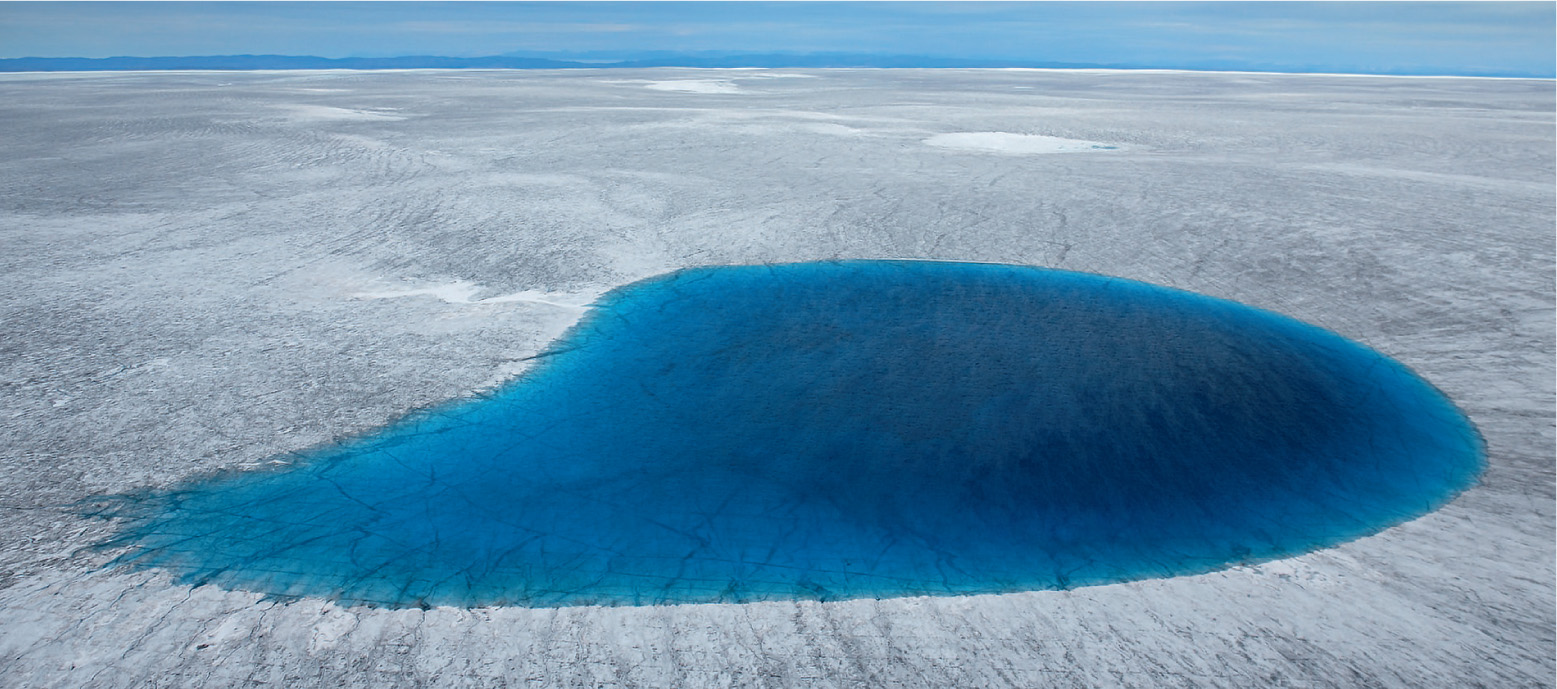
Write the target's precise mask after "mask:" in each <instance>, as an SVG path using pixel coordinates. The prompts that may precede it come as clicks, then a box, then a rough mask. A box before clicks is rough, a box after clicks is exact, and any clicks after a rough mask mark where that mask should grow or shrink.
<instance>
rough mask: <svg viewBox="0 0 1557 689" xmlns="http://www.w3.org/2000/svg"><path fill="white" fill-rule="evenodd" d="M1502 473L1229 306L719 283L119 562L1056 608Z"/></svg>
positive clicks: (194, 509) (397, 596) (1457, 430)
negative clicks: (1086, 591) (1074, 592)
mask: <svg viewBox="0 0 1557 689" xmlns="http://www.w3.org/2000/svg"><path fill="white" fill-rule="evenodd" d="M1483 454H1484V451H1483V447H1482V444H1481V440H1480V438H1479V436H1478V434H1477V433H1476V431H1475V429H1474V428H1473V427H1472V426H1471V425H1470V423H1469V422H1468V421H1467V420H1466V418H1465V417H1464V416H1463V415H1462V414H1461V413H1460V412H1459V411H1458V410H1457V409H1456V408H1455V407H1454V406H1453V405H1452V404H1451V403H1450V402H1449V401H1448V400H1447V399H1446V398H1445V397H1444V396H1443V395H1442V394H1440V393H1439V392H1438V391H1437V390H1435V389H1434V388H1433V387H1432V386H1430V385H1428V384H1427V383H1426V382H1424V381H1423V380H1421V379H1420V378H1419V377H1417V376H1416V375H1414V374H1413V373H1412V372H1411V371H1409V370H1408V369H1406V368H1405V367H1403V366H1402V365H1400V364H1399V363H1397V362H1394V361H1392V360H1390V359H1388V358H1386V357H1384V356H1382V355H1380V354H1378V353H1376V352H1373V351H1371V350H1369V349H1367V348H1365V347H1363V346H1361V345H1358V344H1355V343H1352V342H1349V341H1347V340H1344V339H1342V338H1340V337H1339V336H1337V335H1334V334H1332V333H1330V332H1328V331H1325V330H1322V329H1319V328H1316V327H1313V326H1309V325H1305V324H1303V323H1300V322H1297V321H1294V320H1291V319H1288V318H1285V317H1282V316H1279V315H1276V314H1273V313H1270V312H1266V311H1260V310H1256V309H1252V308H1249V307H1246V306H1242V305H1239V304H1236V303H1232V302H1228V301H1222V300H1217V299H1212V298H1209V297H1204V296H1199V295H1195V294H1190V293H1186V292H1181V291H1175V290H1168V289H1164V288H1159V287H1154V286H1151V285H1146V284H1143V283H1138V282H1132V281H1127V280H1121V279H1112V278H1106V277H1101V276H1095V275H1088V274H1080V273H1069V272H1061V271H1051V270H1044V269H1039V268H1029V267H1020V266H1006V265H989V264H961V263H938V262H914V261H846V262H828V263H800V264H787V265H775V266H736V267H716V268H698V269H689V270H684V271H680V272H677V273H672V274H669V275H665V276H660V277H657V278H652V279H649V280H645V281H642V282H638V283H634V284H631V285H628V286H626V287H622V288H619V289H617V290H615V291H613V292H611V293H609V294H607V295H606V296H604V297H603V298H602V299H601V300H600V301H599V302H598V303H597V304H596V305H595V307H594V308H593V309H592V310H591V311H590V312H589V314H588V315H587V316H586V317H585V319H584V320H583V321H582V322H580V324H579V325H577V326H575V327H574V328H573V329H572V330H571V331H570V332H569V333H568V334H567V335H565V336H564V337H563V338H561V339H560V340H559V341H558V342H556V343H554V345H553V346H552V348H551V349H550V350H549V352H548V353H547V354H546V356H544V357H542V358H541V359H540V361H539V363H538V365H537V367H536V368H535V369H534V370H533V371H531V372H530V373H527V374H526V375H524V376H523V377H521V378H520V379H518V380H516V381H514V382H513V383H511V384H509V385H507V386H506V387H504V388H503V389H502V390H500V391H498V392H497V393H495V394H493V395H491V396H489V397H483V398H478V399H471V400H465V401H459V402H455V403H450V404H448V405H445V406H443V407H440V408H438V409H435V410H431V411H427V412H421V413H417V414H414V415H411V416H409V417H407V418H405V419H402V420H400V421H398V422H396V423H393V424H391V425H390V426H388V427H387V428H384V429H383V430H381V431H379V432H377V433H374V434H372V435H369V436H366V437H362V438H357V439H353V440H350V441H348V442H345V443H342V444H339V445H332V446H329V447H324V448H319V449H317V450H315V451H313V452H312V453H311V455H310V456H309V457H308V459H307V461H305V462H301V463H300V464H299V465H298V466H295V467H292V468H288V469H285V470H279V471H267V472H249V473H236V474H227V475H221V476H216V477H209V478H205V479H201V480H198V481H195V482H193V483H190V484H188V485H185V486H181V487H179V488H177V489H175V490H171V491H162V492H155V493H143V494H137V495H130V496H122V498H121V499H120V500H118V501H117V504H118V507H116V508H115V511H114V513H113V514H114V516H117V517H119V518H121V519H122V524H123V529H122V531H121V532H120V533H119V535H118V537H117V538H115V539H114V540H113V541H112V542H111V543H109V544H108V545H111V546H125V547H128V550H127V551H125V554H124V555H123V556H122V557H120V558H119V560H118V564H120V565H126V566H136V567H159V568H164V569H168V570H171V571H172V572H174V573H176V574H177V575H178V576H179V577H180V579H181V580H182V581H184V582H188V583H191V584H200V583H215V584H219V585H221V586H226V587H231V588H239V589H246V590H253V591H259V592H264V593H267V594H273V595H277V596H323V597H327V598H333V599H338V600H341V601H344V602H348V603H367V604H373V605H383V606H393V607H401V606H418V605H421V606H428V605H456V606H477V605H527V606H558V605H579V604H607V605H611V604H655V603H692V602H741V601H755V600H783V599H795V598H806V599H824V600H825V599H839V598H857V597H888V596H906V595H920V594H931V595H947V594H965V593H988V592H1009V591H1025V590H1035V589H1058V588H1070V587H1075V586H1084V585H1092V584H1104V583H1111V582H1118V581H1125V580H1132V579H1140V578H1146V577H1167V576H1175V575H1182V574H1191V573H1198V572H1205V571H1209V570H1214V569H1218V568H1222V567H1226V566H1230V565H1233V564H1238V563H1244V562H1251V561H1258V560H1264V559H1271V558H1278V557H1282V556H1287V555H1292V554H1296V553H1302V552H1305V551H1309V550H1313V549H1316V548H1321V547H1325V546H1329V545H1333V544H1336V543H1340V542H1343V541H1347V540H1351V539H1355V538H1358V537H1361V536H1364V535H1367V534H1370V533H1373V532H1376V531H1378V530H1380V529H1382V528H1385V527H1387V526H1390V525H1393V524H1397V523H1400V522H1402V521H1405V520H1409V519H1412V518H1415V517H1417V516H1420V515H1422V514H1425V513H1427V512H1429V511H1431V510H1433V509H1436V508H1437V507H1439V506H1441V505H1443V504H1444V503H1446V502H1447V501H1448V500H1450V499H1451V498H1452V497H1453V496H1454V495H1456V494H1457V493H1458V492H1460V491H1461V490H1464V489H1465V488H1466V487H1468V486H1469V485H1471V484H1472V483H1473V482H1474V481H1475V478H1476V476H1477V474H1478V473H1479V471H1480V470H1481V467H1482V465H1483V462H1484V459H1483Z"/></svg>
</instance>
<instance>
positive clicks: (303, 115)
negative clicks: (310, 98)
mask: <svg viewBox="0 0 1557 689" xmlns="http://www.w3.org/2000/svg"><path fill="white" fill-rule="evenodd" d="M278 107H280V108H282V109H283V110H286V111H288V112H289V113H290V119H293V120H307V121H330V120H334V121H341V120H359V121H360V120H379V121H388V120H403V119H405V116H404V115H396V114H394V113H387V112H374V111H371V110H352V109H350V108H336V107H331V106H328V105H306V104H292V105H282V106H278Z"/></svg>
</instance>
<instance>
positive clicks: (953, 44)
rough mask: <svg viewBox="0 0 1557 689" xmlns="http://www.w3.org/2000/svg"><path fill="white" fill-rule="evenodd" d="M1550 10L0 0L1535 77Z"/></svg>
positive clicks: (666, 43)
mask: <svg viewBox="0 0 1557 689" xmlns="http://www.w3.org/2000/svg"><path fill="white" fill-rule="evenodd" d="M1554 23H1557V4H1554V3H1551V2H1516V3H1498V2H1468V3H1458V2H1381V3H1372V2H1320V3H1244V2H1207V3H1178V2H1145V3H1134V2H1119V3H1113V2H1081V3H977V2H925V3H897V2H867V3H809V2H773V3H766V2H764V3H756V2H753V3H745V2H638V3H592V2H557V3H507V2H492V3H421V2H405V3H379V2H345V3H336V2H321V3H290V2H265V3H238V2H234V3H206V2H178V3H118V2H115V3H53V2H4V3H0V57H108V56H117V55H134V56H188V55H233V54H281V55H316V56H321V57H389V56H400V55H444V56H455V57H473V56H483V55H497V54H504V53H514V52H522V53H553V52H567V53H591V52H597V51H606V52H609V53H612V54H622V55H631V54H633V53H640V52H644V51H741V52H794V53H814V52H848V53H866V54H908V55H925V56H930V57H943V58H944V57H955V58H976V59H1002V60H1027V61H1051V62H1075V63H1109V64H1128V65H1131V66H1137V67H1139V66H1159V67H1197V66H1199V67H1207V66H1210V67H1216V66H1221V67H1223V68H1238V67H1239V66H1245V67H1252V68H1273V69H1307V70H1311V71H1336V72H1378V71H1386V72H1387V71H1416V72H1430V73H1478V74H1487V73H1495V74H1510V75H1526V76H1528V75H1534V76H1546V77H1550V76H1552V75H1553V71H1554V66H1553V62H1554V57H1553V55H1554V52H1557V41H1554V38H1557V28H1554ZM597 57H606V56H597Z"/></svg>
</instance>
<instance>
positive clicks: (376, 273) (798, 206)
mask: <svg viewBox="0 0 1557 689" xmlns="http://www.w3.org/2000/svg"><path fill="white" fill-rule="evenodd" d="M1554 107H1557V106H1554V100H1553V86H1552V82H1550V81H1517V80H1481V79H1409V78H1365V77H1331V76H1289V75H1252V74H1179V73H1111V72H1041V71H1022V70H1010V71H1002V70H993V71H969V70H926V71H915V70H894V71H879V70H816V71H801V70H770V71H763V70H644V71H623V70H611V71H563V72H502V71H497V72H465V71H457V72H456V71H451V72H440V71H413V72H387V73H352V72H289V73H280V72H277V73H244V74H239V73H142V74H52V75H37V74H22V75H5V76H0V141H3V142H4V150H5V151H6V154H5V156H4V159H3V160H0V241H3V244H0V246H3V247H4V249H5V251H4V252H3V253H0V261H3V262H4V263H3V270H0V285H3V290H0V319H3V320H0V328H3V330H0V376H3V378H0V384H3V386H4V393H3V394H4V397H3V399H4V407H3V408H0V437H3V439H4V440H3V445H0V462H3V465H0V466H3V467H4V469H3V472H0V508H3V509H0V684H3V685H5V686H14V687H76V686H93V687H99V686H101V687H132V686H133V687H143V686H219V687H224V686H327V687H337V686H365V687H366V686H493V687H501V686H619V687H637V686H748V685H757V686H799V687H810V686H817V687H851V686H888V685H904V686H980V687H983V686H1021V687H1031V686H1139V687H1165V686H1177V687H1248V686H1298V687H1330V686H1334V687H1440V686H1441V687H1468V686H1486V687H1525V686H1550V685H1551V684H1552V682H1553V671H1554V670H1553V644H1554V634H1553V626H1554V620H1553V615H1554V601H1553V548H1554V546H1553V535H1554V533H1553V532H1554V529H1553V526H1554V524H1553V519H1554V515H1553V511H1554V510H1553V453H1554V449H1553V378H1554V361H1553V359H1554V345H1553V337H1554V333H1553V329H1554V325H1553V259H1554V247H1553V226H1554V221H1557V212H1554V172H1553V162H1554V160H1553V149H1554V140H1553V125H1554V122H1553V120H1554ZM1108 147H1113V148H1108ZM889 257H890V258H901V257H911V258H934V259H948V260H971V261H998V262H1010V263H1023V264H1031V265H1040V266H1049V267H1056V268H1065V269H1071V270H1082V271H1090V272H1098V273H1105V274H1110V275H1118V276H1123V277H1128V278H1133V279H1137V280H1144V281H1148V282H1153V283H1157V284H1162V285H1167V286H1172V287H1178V288H1183V289H1189V290H1193V291H1196V292H1201V293H1205V294H1210V295H1213V296H1218V297H1224V298H1230V299H1235V300H1238V301H1241V302H1244V303H1246V304H1251V305H1254V306H1259V307H1264V308H1268V309H1272V310H1275V311H1278V312H1281V313H1284V314H1287V315H1289V316H1292V317H1295V318H1299V319H1302V320H1305V321H1308V322H1311V323H1315V324H1318V325H1322V326H1324V327H1327V328H1330V329H1332V330H1334V331H1336V332H1338V333H1340V334H1342V335H1344V336H1347V337H1349V338H1352V339H1354V340H1357V341H1360V342H1363V343H1365V344H1367V345H1369V346H1371V347H1373V348H1375V349H1377V350H1379V351H1382V352H1384V353H1386V354H1388V355H1391V356H1393V357H1395V358H1397V359H1399V360H1400V361H1402V362H1404V363H1406V364H1407V365H1409V366H1411V367H1413V368H1415V369H1416V370H1417V371H1418V372H1419V373H1421V374H1422V375H1423V376H1425V377H1426V378H1427V379H1428V380H1430V381H1432V382H1433V383H1434V384H1436V385H1437V386H1439V387H1440V388H1441V389H1443V390H1444V391H1445V392H1446V393H1447V394H1448V395H1449V396H1450V397H1451V398H1453V399H1454V400H1455V401H1456V402H1457V403H1458V404H1459V405H1460V406H1461V407H1462V408H1463V409H1464V410H1465V411H1466V412H1467V413H1468V414H1469V416H1470V417H1471V419H1472V420H1473V421H1474V422H1475V423H1476V424H1477V425H1478V426H1479V427H1480V429H1481V431H1482V433H1483V434H1484V435H1485V437H1486V440H1487V443H1488V447H1489V463H1490V467H1489V469H1488V471H1487V473H1486V474H1485V475H1484V477H1483V479H1482V482H1481V485H1479V486H1477V487H1475V488H1473V489H1471V490H1470V491H1468V492H1467V493H1465V494H1464V495H1462V496H1461V497H1460V498H1459V499H1458V500H1456V501H1455V502H1453V503H1452V504H1450V505H1449V506H1448V507H1446V508H1444V509H1443V510H1441V511H1439V512H1436V513H1433V514H1430V515H1428V516H1426V517H1423V518H1421V519H1418V520H1416V521H1413V522H1409V523H1407V524H1404V525H1401V526H1399V527H1396V528H1392V529H1389V530H1387V531H1385V532H1383V533H1381V534H1379V535H1376V536H1373V537H1369V538H1365V539H1362V540H1359V541H1355V542H1352V543H1349V544H1346V545H1343V546H1340V547H1337V548H1333V549H1329V550H1323V551H1319V552H1315V553H1311V554H1308V555H1304V556H1301V557H1296V558H1291V559H1287V560H1280V561H1275V562H1268V563H1264V564H1258V565H1250V566H1242V567H1236V568H1233V569H1230V570H1225V571H1222V572H1216V573H1212V574H1206V575H1200V576H1193V577H1181V578H1175V579H1165V580H1149V581H1142V582H1136V583H1129V584H1117V585H1110V586H1099V587H1090V588H1081V589H1076V590H1072V591H1065V592H1052V591H1051V592H1033V593H1023V594H1010V595H1000V596H972V597H949V598H904V599H889V600H880V601H876V600H856V601H841V602H827V603H815V602H801V603H759V604H748V605H687V606H667V607H618V608H597V607H574V608H560V609H524V608H490V609H474V610H466V609H454V608H432V609H429V610H418V609H411V610H384V609H372V608H360V607H340V606H337V605H335V604H332V603H329V602H326V601H323V600H317V599H302V600H295V601H274V600H263V599H261V598H260V597H259V596H257V595H254V594H250V593H245V592H242V591H225V590H221V589H218V588H214V587H201V588H196V589H191V588H189V587H187V586H179V585H175V584H172V583H171V582H170V581H169V580H168V578H167V577H166V576H165V575H162V574H159V573H157V572H135V571H121V570H111V569H107V570H105V569H104V568H103V565H104V564H105V563H106V562H107V561H108V560H109V559H111V557H112V555H113V553H112V552H103V551H99V550H93V549H91V548H88V546H90V545H91V544H93V543H96V542H98V541H100V540H102V539H103V538H105V537H106V536H108V535H110V534H112V533H113V525H112V524H111V523H107V522H104V521H101V520H96V519H92V518H89V517H86V516H83V511H84V510H83V505H89V504H90V503H91V501H92V500H93V499H95V498H96V497H98V496H102V495H105V494H113V493H118V492H122V491H126V490H131V489H135V488H141V487H147V486H166V485H172V484H174V483H176V482H178V481H179V480H181V479H184V478H187V477H191V476H195V475H199V474H202V473H205V472H210V471H214V470H218V469H224V468H234V467H260V466H264V465H266V464H268V463H271V462H275V461H285V459H284V458H285V457H286V453H288V452H292V451H298V450H303V449H306V448H309V447H312V446H315V445H318V444H320V443H324V442H328V441H330V440H331V439H335V438H340V437H343V436H347V435H351V434H356V433H361V432H365V431H368V430H371V429H373V428H375V427H377V426H380V425H382V424H384V423H385V422H387V421H389V420H391V419H394V418H396V417H397V416H399V415H401V414H403V413H405V412H406V411H407V410H410V409H414V408H418V407H423V406H427V405H431V404H435V403H438V402H440V401H444V400H447V399H450V398H454V397H459V396H462V395H468V394H471V393H473V392H476V391H479V390H483V389H488V388H490V387H491V386H493V385H495V384H496V383H498V382H500V381H502V380H505V379H507V378H509V377H511V376H512V375H514V374H516V373H518V372H520V371H522V370H523V367H524V365H525V363H524V359H525V358H526V357H528V356H531V355H533V354H535V353H536V352H537V351H539V350H540V349H541V348H542V347H543V346H544V345H545V344H546V343H547V342H548V341H549V340H550V339H551V338H553V337H554V336H556V335H557V334H559V333H560V332H561V331H562V330H563V329H565V328H566V327H567V326H568V325H569V324H570V323H571V322H572V321H573V320H574V319H575V318H577V317H578V315H579V314H580V312H581V311H580V309H579V306H580V305H582V304H586V303H588V302H589V301H590V300H591V299H592V298H593V297H594V296H595V295H597V294H599V293H601V292H602V291H604V290H605V289H608V288H610V287H612V286H615V285H619V284H623V283H626V282H630V281H633V280H637V279H639V278H643V277H648V276H650V275H654V274H658V273H662V272H666V271H669V270H673V269H675V268H680V267H685V266H692V265H712V264H734V263H761V262H779V261H796V260H812V259H825V258H889ZM278 457H280V458H283V459H279V460H278V459H277V458H278Z"/></svg>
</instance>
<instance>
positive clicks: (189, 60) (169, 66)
mask: <svg viewBox="0 0 1557 689" xmlns="http://www.w3.org/2000/svg"><path fill="white" fill-rule="evenodd" d="M607 55H609V56H610V57H608V58H605V59H601V58H600V57H598V56H595V55H590V54H580V55H574V54H567V53H562V54H554V55H543V54H531V55H522V54H509V55H492V56H486V57H446V56H437V55H411V56H402V57H346V58H326V57H314V56H308V55H207V56H168V57H129V56H121V57H104V58H84V57H18V58H0V72H67V71H70V72H77V71H88V72H90V71H150V70H230V71H244V70H288V69H359V70H375V69H585V68H587V69H612V68H644V67H703V68H729V67H765V68H784V67H792V68H797V69H798V68H817V69H821V68H847V67H865V68H884V69H887V68H921V69H923V68H928V69H949V68H1000V67H1024V68H1040V69H1182V70H1201V71H1254V72H1270V73H1282V72H1299V73H1302V72H1325V71H1333V68H1327V67H1325V66H1323V65H1294V64H1287V65H1280V64H1257V63H1250V62H1245V61H1239V60H1202V61H1197V62H1194V63H1190V64H1142V63H1092V62H1088V63H1081V62H1056V61H1050V60H1024V59H995V58H959V57H945V56H930V55H879V54H866V53H732V52H712V53H701V52H700V53H677V52H666V51H646V52H642V53H607ZM1354 71H1358V72H1360V73H1365V74H1380V75H1456V76H1495V77H1522V78H1538V79H1550V78H1551V77H1552V74H1551V73H1550V72H1542V73H1536V72H1510V71H1507V70H1502V71H1499V70H1487V69H1478V68H1474V67H1465V66H1455V67H1435V68H1399V67H1389V66H1380V67H1375V68H1371V69H1363V70H1354Z"/></svg>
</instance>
